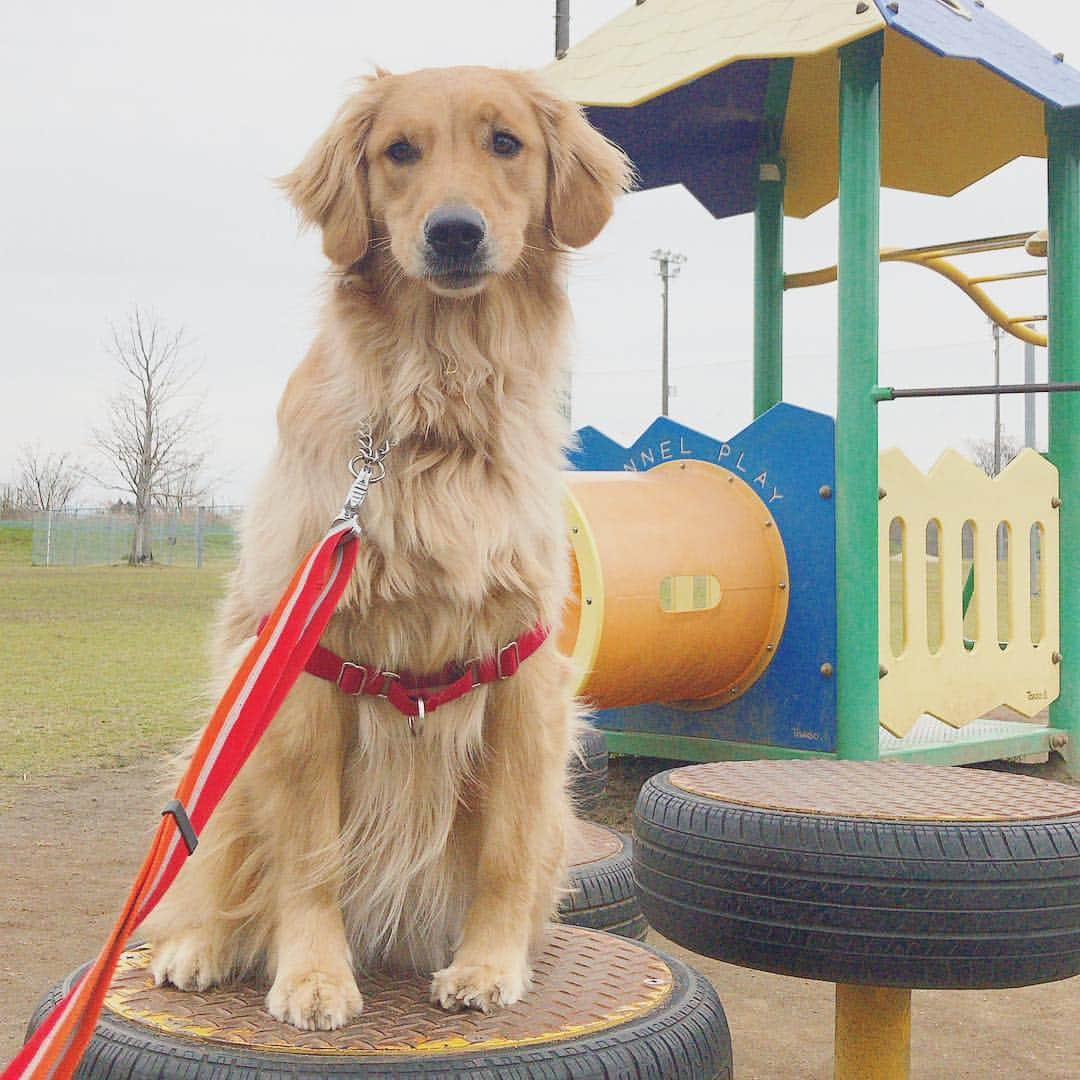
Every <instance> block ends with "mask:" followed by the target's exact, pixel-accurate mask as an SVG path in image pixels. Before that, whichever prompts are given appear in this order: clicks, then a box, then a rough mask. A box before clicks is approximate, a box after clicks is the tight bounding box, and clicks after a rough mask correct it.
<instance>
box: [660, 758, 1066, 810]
mask: <svg viewBox="0 0 1080 1080" xmlns="http://www.w3.org/2000/svg"><path fill="white" fill-rule="evenodd" d="M669 779H670V781H671V783H672V784H673V785H674V786H675V787H677V788H680V789H682V790H683V791H687V792H691V793H693V794H695V795H703V796H705V797H706V798H709V799H716V800H717V801H718V802H726V803H737V804H739V805H742V806H755V807H760V808H761V809H763V810H784V811H789V812H791V813H797V814H821V815H827V816H829V817H851V818H869V819H873V820H879V821H1031V820H1045V819H1047V818H1062V817H1073V816H1075V815H1078V814H1080V787H1071V786H1068V785H1065V784H1056V783H1052V782H1050V781H1047V780H1039V779H1036V778H1035V777H1031V776H1014V775H1012V774H1009V773H999V772H984V771H979V770H976V769H958V768H953V767H951V766H947V765H916V764H904V763H899V762H884V761H735V762H718V763H712V764H708V765H691V766H688V767H686V768H683V769H675V770H673V771H672V772H671V773H670V774H669Z"/></svg>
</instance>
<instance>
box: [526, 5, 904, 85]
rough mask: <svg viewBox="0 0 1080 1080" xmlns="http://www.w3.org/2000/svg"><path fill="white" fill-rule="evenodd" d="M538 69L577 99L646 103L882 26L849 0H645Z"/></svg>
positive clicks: (872, 11) (870, 11) (875, 15)
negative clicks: (713, 75) (722, 71)
mask: <svg viewBox="0 0 1080 1080" xmlns="http://www.w3.org/2000/svg"><path fill="white" fill-rule="evenodd" d="M627 4H628V5H630V6H628V8H627V10H626V11H624V12H623V13H622V14H621V15H617V16H616V17H615V18H614V19H612V20H611V22H609V23H607V24H606V25H605V26H602V27H601V28H600V29H599V30H597V31H596V32H595V33H594V34H590V35H589V37H587V38H585V39H584V41H581V42H580V43H578V44H577V45H575V46H574V47H573V48H572V49H571V50H570V52H569V53H567V55H566V56H565V57H564V58H563V59H562V60H556V61H555V62H554V63H551V64H549V65H548V66H547V68H546V69H545V72H544V74H545V75H546V77H547V78H548V79H549V81H550V82H551V83H552V84H553V85H554V86H555V87H556V88H557V89H559V90H561V91H562V92H563V93H564V94H566V95H567V97H570V98H573V99H574V100H575V101H578V102H580V103H581V104H582V105H609V106H630V105H637V104H639V103H640V102H642V101H648V100H649V99H650V98H654V97H656V96H657V95H658V94H662V93H664V92H665V91H667V90H671V89H674V88H675V87H676V86H682V85H683V84H684V83H688V82H691V81H692V80H693V79H696V78H698V77H699V76H701V75H705V74H707V73H708V72H710V71H714V70H716V69H717V68H720V67H724V66H725V65H727V64H730V63H732V62H734V61H736V60H751V59H765V58H768V57H776V56H793V57H798V56H809V55H813V54H815V53H819V52H822V51H824V50H833V49H836V48H837V47H838V46H840V45H845V44H847V43H848V42H849V41H855V40H856V39H857V38H861V37H865V36H866V35H867V34H872V33H874V32H875V31H878V30H882V29H884V27H885V20H884V19H883V18H882V17H881V15H880V13H879V12H878V10H877V8H876V7H875V6H874V5H873V4H872V3H867V4H866V10H865V11H863V12H862V13H861V14H857V13H856V12H857V8H858V6H859V5H858V4H857V3H856V0H646V3H644V4H640V5H633V4H632V3H631V0H627Z"/></svg>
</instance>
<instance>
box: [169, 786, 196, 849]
mask: <svg viewBox="0 0 1080 1080" xmlns="http://www.w3.org/2000/svg"><path fill="white" fill-rule="evenodd" d="M166 814H171V815H172V819H173V821H175V822H176V827H177V829H179V830H180V838H181V839H182V840H183V841H184V846H185V847H186V848H187V850H188V854H189V855H194V854H195V849H196V848H197V847H198V846H199V837H198V836H197V835H196V833H195V828H194V826H193V825H192V824H191V818H189V817H188V813H187V811H186V810H185V809H184V804H183V803H182V802H181V801H180V800H179V799H170V800H169V801H168V802H167V803H166V804H165V808H164V809H163V810H162V811H161V816H162V817H164V816H165V815H166Z"/></svg>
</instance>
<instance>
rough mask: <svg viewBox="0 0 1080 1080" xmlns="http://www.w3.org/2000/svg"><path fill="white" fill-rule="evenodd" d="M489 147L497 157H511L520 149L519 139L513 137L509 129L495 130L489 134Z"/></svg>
mask: <svg viewBox="0 0 1080 1080" xmlns="http://www.w3.org/2000/svg"><path fill="white" fill-rule="evenodd" d="M491 149H492V150H493V151H494V152H495V153H496V154H498V155H499V157H513V156H514V155H515V154H516V153H517V152H518V151H519V150H520V149H521V140H520V139H517V138H515V137H514V136H513V135H511V134H510V132H509V131H496V132H495V134H494V135H492V136H491Z"/></svg>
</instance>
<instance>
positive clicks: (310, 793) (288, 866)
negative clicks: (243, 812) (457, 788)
mask: <svg viewBox="0 0 1080 1080" xmlns="http://www.w3.org/2000/svg"><path fill="white" fill-rule="evenodd" d="M340 701H341V695H340V691H338V690H337V688H336V687H334V686H332V685H331V684H329V683H322V682H316V680H315V679H313V678H310V677H308V676H301V679H300V682H299V683H297V685H296V687H295V688H294V689H293V691H292V693H291V694H290V695H289V697H288V698H287V699H286V701H285V703H284V705H283V706H282V709H281V711H280V712H279V714H278V716H277V717H275V719H274V722H273V723H272V724H271V730H270V731H268V732H267V735H266V736H265V738H267V739H272V742H271V743H270V745H268V746H267V747H266V750H267V754H265V755H263V757H262V760H261V761H260V764H262V765H264V766H265V767H266V768H267V769H268V775H267V776H266V777H265V782H264V783H263V784H261V785H260V787H261V790H262V792H263V799H262V802H261V804H260V827H261V831H262V832H263V834H264V835H265V836H266V837H267V844H268V847H269V849H270V855H271V859H272V860H273V867H274V878H275V881H274V886H275V896H274V905H275V910H274V925H273V930H272V933H273V945H272V948H271V950H270V952H271V959H272V965H273V966H272V972H273V978H274V981H273V985H272V986H271V988H270V992H269V994H268V995H267V998H266V1006H267V1009H268V1010H269V1011H270V1013H271V1015H273V1016H274V1017H275V1018H276V1019H278V1020H283V1021H286V1022H287V1023H290V1024H293V1025H295V1026H296V1027H299V1028H304V1029H306V1030H309V1031H316V1030H317V1031H330V1030H333V1029H334V1028H339V1027H341V1026H342V1025H343V1024H345V1023H347V1022H348V1021H349V1020H351V1019H352V1018H353V1017H354V1016H356V1015H357V1014H358V1013H359V1012H360V1010H361V1008H362V1006H363V999H362V998H361V996H360V991H359V990H358V989H357V987H356V978H355V977H354V975H353V970H352V957H351V954H350V951H349V947H348V944H347V943H346V940H345V927H344V922H343V919H342V914H341V906H340V900H339V895H340V891H341V881H342V856H341V848H340V833H341V774H342V768H343V762H344V756H345V731H344V725H343V723H342V718H341V715H340V713H339V711H338V706H339V704H340ZM260 749H262V747H260ZM268 759H269V760H268ZM270 770H272V775H270V774H269V771H270ZM253 779H254V781H255V782H256V783H258V782H259V778H258V777H255V778H253Z"/></svg>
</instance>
